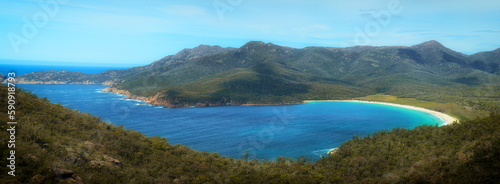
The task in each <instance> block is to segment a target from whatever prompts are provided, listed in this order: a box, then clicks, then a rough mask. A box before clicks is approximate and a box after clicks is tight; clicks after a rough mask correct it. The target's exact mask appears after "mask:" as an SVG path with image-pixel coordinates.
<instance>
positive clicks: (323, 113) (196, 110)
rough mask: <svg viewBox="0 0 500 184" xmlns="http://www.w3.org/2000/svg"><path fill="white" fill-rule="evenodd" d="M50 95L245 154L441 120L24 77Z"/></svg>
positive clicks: (285, 151) (223, 151) (265, 154)
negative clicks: (198, 102)
mask: <svg viewBox="0 0 500 184" xmlns="http://www.w3.org/2000/svg"><path fill="white" fill-rule="evenodd" d="M19 87H21V88H25V89H27V90H31V91H32V92H33V93H34V94H36V95H37V96H39V97H47V98H48V99H49V100H51V101H52V102H53V103H60V104H62V105H63V106H67V107H70V108H72V109H77V110H79V111H81V112H89V113H90V114H93V115H96V116H99V117H101V119H102V120H104V121H107V122H110V123H112V124H115V125H118V126H123V127H124V128H126V129H132V130H136V131H139V132H141V133H143V134H146V135H148V136H152V135H158V136H163V137H167V138H168V141H169V142H170V143H173V144H183V145H187V146H189V147H191V148H193V149H196V150H199V151H208V152H218V153H219V154H220V155H222V156H228V157H232V158H241V157H242V156H243V155H244V154H245V151H246V150H248V151H250V152H249V154H250V157H251V158H258V159H269V160H274V159H276V157H278V156H286V157H292V158H296V157H297V156H300V155H310V156H312V158H315V159H317V158H319V157H320V156H321V155H326V152H327V151H328V150H329V149H331V148H334V147H338V146H340V145H341V144H342V143H343V142H345V141H348V140H349V139H351V138H352V137H353V136H354V135H357V134H359V135H361V136H363V135H366V134H368V133H373V132H374V131H377V130H390V129H392V128H396V127H402V128H414V127H416V126H419V125H423V124H428V125H436V124H438V123H439V124H441V123H442V121H441V120H440V119H439V118H437V117H435V116H433V115H430V114H428V113H424V112H420V111H415V110H410V109H405V108H399V107H393V106H387V105H379V104H369V103H356V102H314V103H307V104H301V105H286V106H221V107H208V108H207V107H192V108H176V109H166V108H159V107H154V106H149V105H143V104H142V103H141V102H138V101H134V100H124V99H123V96H121V95H116V94H111V93H102V92H99V89H102V88H105V87H106V86H103V85H36V84H24V85H22V84H19Z"/></svg>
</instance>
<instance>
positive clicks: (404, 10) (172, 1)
mask: <svg viewBox="0 0 500 184" xmlns="http://www.w3.org/2000/svg"><path fill="white" fill-rule="evenodd" d="M0 23H1V28H0V35H1V38H2V41H1V42H0V59H4V60H3V61H0V62H6V60H30V62H25V63H29V64H58V65H89V64H95V65H108V66H109V65H113V66H138V65H146V64H149V63H151V62H153V61H155V60H157V59H160V58H162V57H164V56H167V55H171V54H175V53H176V52H178V51H180V50H182V49H183V48H192V47H196V46H198V45H200V44H208V45H220V46H223V47H229V46H230V47H240V46H242V45H243V44H245V43H246V42H248V41H251V40H259V41H264V42H272V43H275V44H278V45H283V46H290V47H295V48H302V47H306V46H326V47H347V46H355V45H389V46H393V45H402V46H411V45H414V44H418V43H421V42H424V41H428V40H437V41H439V42H441V43H442V44H443V45H445V46H447V47H449V48H451V49H453V50H456V51H459V52H462V53H465V54H473V53H476V52H480V51H490V50H494V49H497V48H499V47H500V1H492V0H474V1H465V0H453V1H444V0H443V1H436V0H434V1H432V0H366V1H356V0H354V1H344V0H342V1H340V0H316V1H299V0H266V1H263V0H204V1H200V0H143V1H126V0H86V1H76V0H40V1H39V0H4V1H1V2H0ZM47 61H55V62H47Z"/></svg>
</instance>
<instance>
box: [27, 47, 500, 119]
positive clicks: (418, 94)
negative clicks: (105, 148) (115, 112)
mask: <svg viewBox="0 0 500 184" xmlns="http://www.w3.org/2000/svg"><path fill="white" fill-rule="evenodd" d="M499 56H500V49H497V50H494V51H489V52H481V53H477V54H473V55H464V54H461V53H458V52H455V51H453V50H451V49H448V48H446V47H444V46H443V45H441V44H440V43H439V42H436V41H428V42H424V43H422V44H418V45H414V46H411V47H370V46H357V47H348V48H327V47H307V48H304V49H294V48H289V47H283V46H278V45H274V44H271V43H267V44H266V43H263V42H249V43H247V44H245V45H243V46H242V47H240V48H238V49H236V48H222V47H219V46H206V45H201V46H199V47H196V48H193V49H184V50H182V51H180V52H179V53H177V54H175V55H171V56H167V57H165V58H163V59H160V60H158V61H155V62H153V63H152V64H150V65H146V66H142V67H135V68H130V69H127V70H110V71H106V72H102V73H100V74H94V75H82V74H81V73H71V72H54V71H52V73H51V72H48V73H47V72H35V73H30V74H26V75H23V76H21V77H20V79H21V80H22V81H26V82H27V81H38V82H49V81H60V82H64V83H87V82H90V83H104V82H106V83H107V84H113V85H112V86H113V87H114V88H118V89H121V90H127V91H129V92H130V93H131V94H133V95H138V96H145V97H153V96H157V97H158V98H157V100H158V101H161V102H160V103H158V104H162V105H168V106H173V107H178V106H192V105H228V104H232V105H235V104H283V103H299V102H301V101H303V100H332V99H351V98H356V97H363V96H367V95H374V94H377V93H384V94H387V95H393V96H397V97H402V98H415V99H418V100H424V101H433V102H440V103H451V104H452V105H450V107H455V106H460V107H464V108H467V109H470V110H471V111H500V109H499V108H498V107H499V106H500V105H499V104H500V76H499V72H500V67H499V66H500V60H499V59H498V58H499ZM445 111H453V109H445ZM479 113H483V112H479Z"/></svg>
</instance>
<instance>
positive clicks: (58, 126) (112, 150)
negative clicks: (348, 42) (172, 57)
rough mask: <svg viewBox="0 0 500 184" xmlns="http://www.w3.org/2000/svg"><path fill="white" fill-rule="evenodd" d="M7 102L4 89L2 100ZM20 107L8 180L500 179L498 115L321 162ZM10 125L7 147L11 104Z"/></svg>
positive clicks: (359, 142) (46, 105)
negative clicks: (198, 144)
mask: <svg viewBox="0 0 500 184" xmlns="http://www.w3.org/2000/svg"><path fill="white" fill-rule="evenodd" d="M6 99H7V89H6V87H5V86H3V85H0V104H7V101H6ZM16 101H17V103H16V104H15V106H16V117H17V118H18V119H17V122H18V123H19V124H18V125H17V127H16V130H17V131H16V148H15V150H16V176H15V177H11V176H9V175H7V174H6V173H7V172H8V170H9V168H7V167H5V165H8V163H7V160H6V159H5V158H7V157H8V155H9V153H8V151H9V149H8V148H7V146H6V144H4V145H2V146H1V147H0V154H1V156H0V157H1V158H4V159H1V161H0V165H3V166H2V167H0V173H1V174H0V180H1V181H2V183H30V182H31V183H57V182H63V183H83V182H85V183H496V182H498V181H499V176H500V173H499V172H500V115H498V114H491V115H490V116H489V117H485V118H481V119H476V120H467V121H462V122H461V123H460V124H452V125H448V126H443V127H435V126H422V127H417V128H415V129H413V130H406V129H399V128H396V129H394V130H392V131H390V132H386V131H380V132H376V133H374V134H373V135H368V136H365V137H357V136H354V137H353V139H352V140H350V141H348V142H346V143H344V144H342V145H341V146H340V147H339V148H338V151H337V152H336V153H335V154H333V155H331V156H329V157H326V158H322V159H320V160H317V161H316V162H315V163H311V162H310V161H311V160H310V159H308V157H299V158H296V159H294V160H292V159H291V158H281V157H280V158H278V159H277V161H276V162H269V161H265V160H264V161H259V160H248V157H244V158H242V159H233V158H226V157H223V156H219V155H218V154H217V153H207V152H198V151H195V150H192V149H190V148H188V147H186V146H183V145H171V144H169V143H168V142H166V138H161V137H146V136H144V135H142V134H140V133H138V132H135V131H131V130H124V129H123V128H121V127H116V126H113V125H111V124H108V123H106V122H103V121H101V120H99V118H98V117H95V116H92V115H89V114H83V113H79V112H77V111H74V110H71V109H69V108H65V107H62V106H61V105H58V104H51V103H50V102H49V101H48V100H47V99H40V98H37V97H36V96H35V95H33V94H30V93H26V92H23V91H19V89H18V91H17V94H16ZM2 107H5V106H4V105H2ZM0 121H1V122H2V124H1V125H0V128H1V129H2V130H3V131H0V140H1V142H3V143H6V142H7V141H8V139H9V133H8V132H7V131H4V130H6V129H7V128H8V127H7V124H6V123H5V122H7V121H8V119H7V113H6V109H5V108H4V110H2V112H1V116H0Z"/></svg>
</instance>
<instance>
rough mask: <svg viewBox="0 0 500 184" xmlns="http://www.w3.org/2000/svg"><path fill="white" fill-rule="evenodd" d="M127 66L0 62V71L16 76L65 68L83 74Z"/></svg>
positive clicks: (120, 68)
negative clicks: (12, 73)
mask: <svg viewBox="0 0 500 184" xmlns="http://www.w3.org/2000/svg"><path fill="white" fill-rule="evenodd" d="M127 68H128V67H96V66H55V65H16V64H12V65H11V64H0V73H3V74H5V75H7V73H9V72H14V73H15V74H16V76H20V75H23V74H26V73H30V72H36V71H45V70H66V71H72V72H82V73H85V74H97V73H100V72H104V71H106V70H111V69H117V70H122V69H127Z"/></svg>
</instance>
